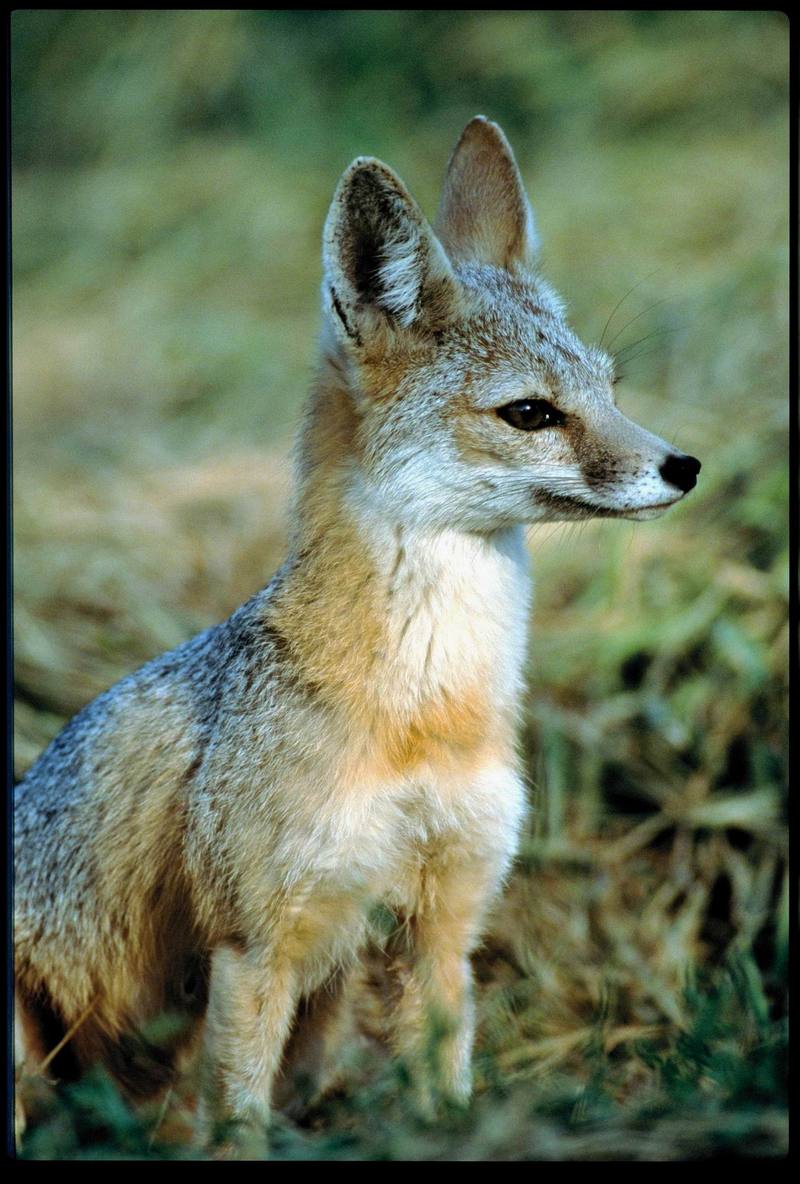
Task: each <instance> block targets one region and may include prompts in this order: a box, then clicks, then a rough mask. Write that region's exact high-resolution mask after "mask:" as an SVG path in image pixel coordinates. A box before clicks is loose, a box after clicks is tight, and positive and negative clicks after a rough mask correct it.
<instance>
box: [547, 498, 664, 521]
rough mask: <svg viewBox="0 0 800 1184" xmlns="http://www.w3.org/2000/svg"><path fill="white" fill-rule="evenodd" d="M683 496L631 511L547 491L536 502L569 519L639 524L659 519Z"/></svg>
mask: <svg viewBox="0 0 800 1184" xmlns="http://www.w3.org/2000/svg"><path fill="white" fill-rule="evenodd" d="M682 496H683V495H682V494H681V496H680V497H676V498H671V499H670V500H669V501H666V502H654V503H653V504H652V505H649V506H631V507H630V508H629V509H620V508H616V507H612V506H597V505H594V504H592V502H585V501H583V500H582V499H581V498H578V497H569V496H568V495H567V494H563V493H548V492H546V491H541V492H537V493H536V501H537V504H539V505H542V506H546V507H547V508H548V509H551V510H557V511H559V512H560V513H564V514H565V515H566V516H567V517H569V518H627V519H629V520H630V521H633V522H637V521H639V520H640V519H646V518H651V517H657V516H658V515H659V514H663V513H664V511H665V510H668V509H669V508H670V506H674V505H675V503H676V502H679V501H680V500H681V497H682Z"/></svg>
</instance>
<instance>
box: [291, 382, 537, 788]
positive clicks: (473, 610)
mask: <svg viewBox="0 0 800 1184" xmlns="http://www.w3.org/2000/svg"><path fill="white" fill-rule="evenodd" d="M320 394H321V392H320V391H318V392H317V394H316V395H315V397H314V398H313V399H312V402H311V405H310V410H309V416H308V419H307V422H306V427H305V431H304V434H303V436H302V437H301V453H300V458H299V459H300V463H299V466H298V468H299V477H300V480H299V488H298V494H297V501H296V514H295V519H294V520H295V524H296V525H295V530H294V535H293V539H292V553H291V555H290V558H289V560H288V561H287V564H286V565H285V567H284V569H283V573H282V578H281V581H280V583H279V586H278V589H277V594H276V596H275V597H274V600H273V602H272V604H271V607H270V619H271V623H272V624H273V626H274V627H275V628H276V629H278V630H279V631H280V633H281V635H282V636H283V638H284V639H285V641H286V642H287V645H288V648H289V652H290V653H291V656H292V660H293V661H294V663H295V664H296V666H298V667H299V673H301V675H302V678H303V680H304V681H305V683H306V684H307V685H308V686H310V687H313V688H314V691H315V693H316V694H317V695H318V696H319V697H320V698H322V699H323V700H324V701H325V702H327V703H328V704H331V705H335V706H336V707H337V708H340V709H343V710H344V711H345V712H346V715H347V718H348V721H349V723H350V724H351V725H352V726H353V727H355V728H356V729H358V728H360V729H362V731H363V732H364V733H365V734H368V735H369V736H370V737H371V738H372V741H374V743H375V745H376V746H377V747H378V748H380V749H381V751H382V752H384V754H385V756H386V759H387V760H388V761H389V763H390V764H394V765H395V766H398V765H401V766H407V765H409V764H414V763H419V762H420V761H425V760H432V759H435V757H436V756H439V757H441V756H443V755H450V756H452V754H453V753H454V752H456V753H457V752H461V753H464V752H467V751H469V752H474V751H475V750H476V749H481V750H485V749H486V748H487V747H489V748H495V749H496V748H497V747H498V746H499V747H500V749H501V750H502V752H501V753H498V755H499V756H502V757H503V759H509V757H510V752H511V750H512V749H513V722H514V716H515V714H516V707H517V703H518V700H519V696H520V692H521V686H522V683H521V679H522V665H523V662H524V654H525V639H526V634H527V612H528V607H529V579H528V571H527V552H526V550H525V545H524V538H523V535H522V529H521V528H518V527H514V528H511V529H507V530H504V531H501V532H496V533H494V534H487V535H477V534H472V533H467V532H461V531H457V530H442V529H437V530H432V529H425V528H423V527H421V526H419V525H415V524H413V522H412V521H409V520H404V519H403V516H402V514H401V513H400V512H398V513H397V514H391V513H388V512H387V510H386V507H385V506H378V505H376V504H375V502H374V500H373V499H372V498H371V496H370V491H369V486H368V483H367V482H366V481H365V479H364V476H363V471H362V469H361V467H360V464H359V458H358V456H357V454H356V453H355V451H354V446H353V441H354V439H355V437H356V435H357V433H356V430H355V429H356V427H357V421H356V412H355V410H354V408H353V405H352V401H351V399H350V397H349V395H347V393H346V392H345V391H343V390H341V389H338V390H337V389H335V388H334V389H331V387H330V386H329V387H328V388H327V389H325V391H324V401H323V399H322V398H321V397H320ZM323 411H324V417H323V415H322V413H323ZM315 423H316V425H317V427H318V428H319V432H318V435H317V434H316V433H315V431H314V425H315Z"/></svg>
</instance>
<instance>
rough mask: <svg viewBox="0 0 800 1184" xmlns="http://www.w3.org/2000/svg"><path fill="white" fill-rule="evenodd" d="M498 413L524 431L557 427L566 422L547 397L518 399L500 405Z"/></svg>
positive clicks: (507, 421) (513, 426) (513, 425)
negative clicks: (503, 405) (502, 405)
mask: <svg viewBox="0 0 800 1184" xmlns="http://www.w3.org/2000/svg"><path fill="white" fill-rule="evenodd" d="M497 414H498V415H499V416H500V418H501V419H504V420H505V421H506V423H510V424H511V426H512V428H519V429H520V430H521V431H523V432H537V431H538V430H539V429H540V428H557V427H558V426H559V424H562V423H563V422H564V416H563V414H562V412H560V411H559V410H558V408H557V407H554V406H553V404H552V403H548V402H546V400H545V399H516V400H515V401H514V402H513V403H507V404H506V406H505V407H498V408H497Z"/></svg>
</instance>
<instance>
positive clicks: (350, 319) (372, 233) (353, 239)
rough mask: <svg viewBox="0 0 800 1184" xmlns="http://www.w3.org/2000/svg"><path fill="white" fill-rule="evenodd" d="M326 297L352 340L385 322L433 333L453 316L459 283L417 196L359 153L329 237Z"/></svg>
mask: <svg viewBox="0 0 800 1184" xmlns="http://www.w3.org/2000/svg"><path fill="white" fill-rule="evenodd" d="M323 262H324V270H325V278H324V285H323V297H324V300H325V303H326V305H327V307H328V309H329V311H330V315H331V320H332V322H333V324H334V326H335V328H336V330H337V332H338V334H339V336H340V338H341V339H342V340H344V341H348V342H350V343H351V344H355V345H356V346H360V345H362V344H364V342H365V340H367V339H368V338H369V336H370V333H371V332H374V331H376V330H379V329H380V328H387V327H391V328H394V329H398V328H399V329H411V330H422V331H423V332H424V331H426V330H427V331H432V330H435V329H436V328H439V327H440V326H441V325H443V324H444V323H445V322H446V321H447V320H448V319H449V317H450V316H451V315H452V313H453V310H454V307H455V304H456V301H457V291H458V288H457V284H456V281H455V277H454V276H453V271H452V268H451V266H450V262H449V260H448V258H447V255H446V254H445V252H444V249H443V248H442V245H441V243H440V242H439V240H438V239H437V237H436V235H435V234H434V233H433V231H432V230H431V228H430V226H429V225H428V222H427V220H426V218H425V216H424V214H423V213H422V211H421V210H420V208H419V206H418V205H417V203H416V201H415V200H414V198H413V197H412V196H411V194H410V193H409V192H408V190H407V189H406V188H405V186H404V185H403V183H402V181H401V180H400V178H399V177H398V176H396V174H395V173H393V172H392V170H391V169H390V168H389V167H388V166H387V165H385V164H383V163H382V162H381V161H379V160H374V159H372V158H370V157H359V158H358V159H357V160H354V161H353V163H352V164H351V165H350V167H349V168H348V169H347V171H346V172H345V173H344V175H343V176H342V178H341V180H340V181H339V184H338V186H337V188H336V192H335V194H334V196H333V201H332V202H331V208H330V211H329V213H328V217H327V220H326V222H325V231H324V235H323Z"/></svg>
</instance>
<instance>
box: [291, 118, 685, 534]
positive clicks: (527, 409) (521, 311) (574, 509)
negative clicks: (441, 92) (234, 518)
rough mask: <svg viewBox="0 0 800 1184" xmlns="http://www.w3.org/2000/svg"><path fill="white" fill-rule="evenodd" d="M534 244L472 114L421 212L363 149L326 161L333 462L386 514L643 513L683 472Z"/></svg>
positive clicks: (435, 521) (470, 525)
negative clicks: (430, 206)
mask: <svg viewBox="0 0 800 1184" xmlns="http://www.w3.org/2000/svg"><path fill="white" fill-rule="evenodd" d="M535 252H536V233H535V229H534V220H533V214H532V211H531V207H530V204H529V202H528V198H527V195H526V193H525V189H524V186H523V183H522V179H521V177H520V173H519V170H518V168H517V164H516V161H515V159H514V155H513V153H512V151H511V148H510V146H509V144H508V142H507V140H506V138H505V136H504V134H503V132H502V131H501V130H500V128H499V127H498V126H497V124H494V123H491V122H489V121H488V120H486V119H484V118H483V117H482V116H478V117H476V118H475V119H473V120H472V121H471V122H470V123H469V124H468V125H467V127H466V128H465V130H464V132H463V134H462V136H461V139H460V140H459V142H458V144H457V146H456V148H455V151H454V152H453V155H452V158H451V160H450V163H449V166H448V169H447V175H446V178H445V183H444V191H443V194H442V199H441V203H440V207H439V211H438V214H437V217H436V220H435V223H434V226H433V227H431V226H430V225H429V223H428V222H427V221H426V219H425V217H424V216H423V214H422V212H421V210H420V208H419V206H418V205H417V203H416V201H415V200H414V198H413V197H412V196H411V194H410V193H409V192H408V190H407V189H406V188H405V186H404V185H403V183H402V181H401V180H400V179H399V177H397V176H396V174H395V173H394V172H393V171H392V170H391V169H390V168H388V167H387V166H386V165H385V164H383V163H381V162H380V161H378V160H374V159H371V158H367V157H360V158H358V159H357V160H355V161H353V163H352V164H351V165H350V167H349V168H348V169H347V171H346V172H345V173H344V175H343V176H342V178H341V180H340V182H339V185H338V187H337V189H336V193H335V195H334V198H333V202H332V204H331V208H330V212H329V214H328V218H327V221H326V224H325V232H324V279H323V306H324V313H325V328H324V334H323V354H324V357H325V360H326V362H327V364H328V365H329V366H330V367H332V369H333V371H334V372H335V374H336V376H337V380H338V388H339V390H340V391H344V392H346V394H345V396H344V397H346V399H347V400H348V401H349V404H350V409H349V413H348V414H349V416H350V420H349V422H350V427H349V429H348V431H349V435H350V437H351V438H350V439H349V440H348V463H349V464H350V465H354V466H355V468H356V470H357V480H358V481H359V482H360V483H362V487H364V488H365V489H366V490H367V491H368V493H369V496H370V497H371V498H372V499H376V498H377V499H378V502H379V503H380V504H382V505H383V506H385V507H386V509H387V511H389V512H390V513H391V514H392V515H395V516H397V515H401V516H404V517H405V518H407V519H409V520H413V521H415V522H417V523H418V524H420V525H425V526H441V527H451V528H456V529H464V530H472V531H492V530H496V529H500V528H503V527H506V526H509V525H511V524H513V523H522V522H538V521H554V520H565V519H577V518H589V517H607V518H608V517H613V518H633V519H645V518H653V517H656V516H657V515H659V514H661V513H663V512H664V511H665V510H666V509H667V508H668V507H669V506H671V505H673V504H674V503H675V502H677V501H679V500H680V499H681V498H682V497H683V496H684V495H685V494H686V493H687V492H688V491H689V490H690V489H692V488H693V486H694V484H695V481H696V475H697V472H698V470H699V469H700V463H699V461H697V460H696V459H695V458H694V457H691V456H687V455H685V454H684V453H681V452H676V451H675V450H674V449H673V448H672V447H671V446H670V445H668V444H667V443H666V442H665V441H664V440H661V439H659V438H658V437H657V436H654V435H651V434H650V433H649V432H647V431H645V430H644V428H641V427H639V426H638V425H637V424H635V423H633V422H632V421H631V420H630V419H628V418H627V417H626V416H624V415H623V414H622V412H621V411H619V410H618V409H617V407H616V405H615V402H614V390H613V363H612V360H611V358H610V357H609V356H608V355H607V354H605V353H604V352H603V351H602V350H601V349H599V348H597V347H594V346H586V345H584V344H582V342H581V341H579V340H578V338H577V337H576V336H575V334H574V333H573V332H572V331H571V330H570V329H569V327H568V326H567V324H566V322H565V320H564V316H563V308H562V305H561V303H560V301H559V299H558V297H557V296H556V294H555V293H554V292H553V291H552V289H551V288H550V287H549V286H548V285H547V284H546V283H545V282H544V281H543V280H542V279H541V278H540V277H539V276H538V275H537V274H536V272H535V266H534V260H535ZM314 430H315V431H323V432H324V431H325V424H324V419H323V421H322V422H319V421H318V422H316V424H315V428H314Z"/></svg>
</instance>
